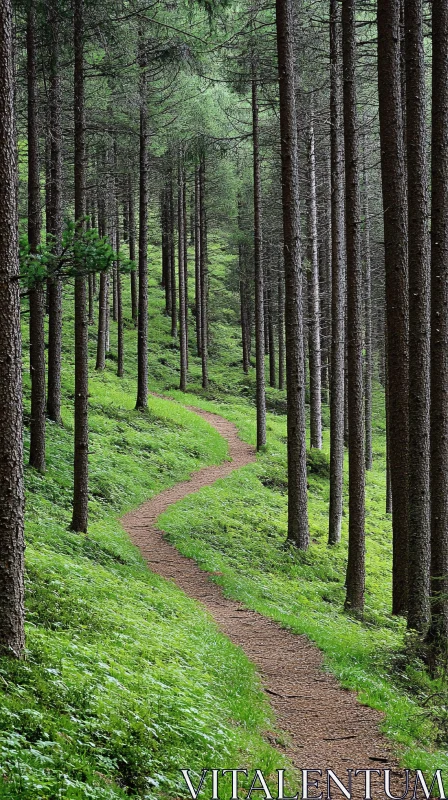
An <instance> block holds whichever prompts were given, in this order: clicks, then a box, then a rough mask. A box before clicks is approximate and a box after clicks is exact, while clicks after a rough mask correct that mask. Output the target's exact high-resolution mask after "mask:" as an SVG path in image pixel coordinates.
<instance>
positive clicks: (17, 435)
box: [0, 0, 25, 658]
mask: <svg viewBox="0 0 448 800" xmlns="http://www.w3.org/2000/svg"><path fill="white" fill-rule="evenodd" d="M0 63H1V65H2V69H1V70H0V211H1V219H2V235H1V236H0V386H1V387H2V391H1V392H0V419H1V425H0V509H1V515H0V546H1V552H2V557H1V559H0V601H1V609H2V613H1V615H0V651H1V652H2V653H3V654H8V655H11V656H14V657H16V658H19V657H20V656H21V655H22V653H23V649H24V646H25V633H24V616H25V607H24V549H25V543H24V533H23V523H24V487H23V440H22V359H21V334H20V296H19V281H18V276H19V259H18V251H19V245H18V225H17V183H18V174H17V152H16V137H15V122H14V67H13V33H12V11H11V4H10V1H9V0H4V2H3V3H2V4H1V5H0Z"/></svg>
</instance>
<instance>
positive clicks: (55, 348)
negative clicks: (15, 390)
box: [47, 5, 62, 424]
mask: <svg viewBox="0 0 448 800" xmlns="http://www.w3.org/2000/svg"><path fill="white" fill-rule="evenodd" d="M49 28H50V33H51V48H50V70H49V71H50V75H49V84H50V85H49V107H50V141H51V154H50V155H51V171H50V179H51V190H50V200H51V205H50V219H49V220H47V228H48V232H49V233H50V234H51V235H52V237H53V242H54V244H53V249H54V251H55V252H59V250H60V247H61V239H62V131H61V80H60V75H59V18H58V12H57V10H56V8H55V6H54V5H51V7H50V18H49ZM61 349H62V285H61V281H60V280H59V278H58V276H57V275H53V276H50V278H49V281H48V390H47V415H48V418H49V419H51V420H52V421H53V422H56V423H58V424H60V423H61Z"/></svg>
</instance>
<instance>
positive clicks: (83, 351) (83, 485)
mask: <svg viewBox="0 0 448 800" xmlns="http://www.w3.org/2000/svg"><path fill="white" fill-rule="evenodd" d="M73 43H74V53H75V65H74V121H75V220H76V224H77V226H78V230H81V228H82V225H83V222H82V219H83V216H84V211H85V110H84V0H74V28H73ZM77 266H79V267H82V265H77ZM88 384H89V373H88V327H87V313H86V279H85V276H84V275H77V276H76V277H75V430H74V444H75V447H74V450H75V453H74V492H73V517H72V523H71V528H72V530H74V531H77V532H78V533H87V518H88V499H89V498H88V488H89V472H88V470H89V428H88V397H89V385H88Z"/></svg>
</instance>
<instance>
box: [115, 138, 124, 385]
mask: <svg viewBox="0 0 448 800" xmlns="http://www.w3.org/2000/svg"><path fill="white" fill-rule="evenodd" d="M114 166H115V242H114V247H115V252H116V254H117V261H116V265H115V270H116V293H117V297H116V303H117V377H118V378H122V377H123V374H124V335H123V333H124V329H123V297H122V287H121V273H120V241H121V240H120V195H119V192H120V184H119V180H118V152H117V144H116V142H115V143H114Z"/></svg>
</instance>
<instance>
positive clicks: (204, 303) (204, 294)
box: [199, 155, 208, 389]
mask: <svg viewBox="0 0 448 800" xmlns="http://www.w3.org/2000/svg"><path fill="white" fill-rule="evenodd" d="M199 205H200V246H199V249H200V254H201V269H200V274H201V362H202V388H203V389H208V261H207V218H206V209H205V156H204V155H203V156H202V157H201V164H200V167H199Z"/></svg>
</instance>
